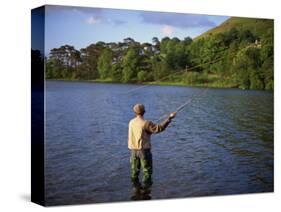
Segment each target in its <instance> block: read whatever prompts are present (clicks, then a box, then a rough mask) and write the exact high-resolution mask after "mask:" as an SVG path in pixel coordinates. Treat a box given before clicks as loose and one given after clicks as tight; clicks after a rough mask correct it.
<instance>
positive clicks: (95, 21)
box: [86, 16, 102, 25]
mask: <svg viewBox="0 0 281 212" xmlns="http://www.w3.org/2000/svg"><path fill="white" fill-rule="evenodd" d="M101 21H102V19H101V18H100V17H94V16H91V17H89V18H87V19H86V23H87V24H90V25H94V24H99V23H100V22H101Z"/></svg>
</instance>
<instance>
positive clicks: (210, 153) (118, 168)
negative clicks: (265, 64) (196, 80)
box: [45, 81, 274, 205]
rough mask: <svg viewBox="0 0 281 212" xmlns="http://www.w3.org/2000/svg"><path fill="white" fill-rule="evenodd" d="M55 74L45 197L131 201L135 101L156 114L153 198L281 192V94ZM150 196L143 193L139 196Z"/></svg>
mask: <svg viewBox="0 0 281 212" xmlns="http://www.w3.org/2000/svg"><path fill="white" fill-rule="evenodd" d="M137 86H138V85H128V84H102V83H87V82H62V81H47V82H46V143H45V147H46V162H45V167H46V169H45V180H46V184H45V186H46V204H47V205H61V204H83V203H97V202H115V201H131V200H132V199H134V198H135V195H136V194H135V193H134V189H133V187H132V186H131V182H130V161H129V158H130V152H129V150H128V148H127V134H128V122H129V120H130V119H132V118H133V117H134V113H133V111H132V107H133V105H134V104H136V103H143V104H144V105H145V106H146V114H145V118H146V119H149V120H157V119H158V118H159V117H161V116H162V115H163V114H169V113H170V112H172V111H173V110H175V109H176V108H177V107H178V106H179V105H181V104H182V103H184V102H185V101H187V100H188V99H190V98H192V102H191V103H190V104H189V105H188V106H187V107H185V108H184V109H183V110H182V111H180V112H179V113H178V114H177V117H176V118H175V119H174V120H173V122H172V123H171V124H170V125H169V127H168V128H167V129H166V131H164V132H163V133H161V134H157V135H153V136H152V154H153V185H152V187H151V193H150V194H149V197H150V198H151V199H163V198H181V197H197V196H209V195H228V194H244V193H257V192H272V191H273V171H274V170H273V161H274V160H273V146H274V145H273V93H272V92H266V91H254V90H252V91H249V90H239V89H208V90H207V91H206V92H204V93H205V94H204V95H200V94H201V93H202V91H204V88H192V87H179V86H156V85H151V86H147V87H145V88H142V89H138V90H135V91H134V92H130V93H127V91H129V90H130V89H134V88H136V87H137ZM139 199H141V197H140V198H139Z"/></svg>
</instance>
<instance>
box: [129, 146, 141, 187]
mask: <svg viewBox="0 0 281 212" xmlns="http://www.w3.org/2000/svg"><path fill="white" fill-rule="evenodd" d="M130 162H131V181H132V183H133V185H134V186H140V183H139V173H140V158H139V157H138V156H137V154H136V151H134V150H132V151H131V158H130Z"/></svg>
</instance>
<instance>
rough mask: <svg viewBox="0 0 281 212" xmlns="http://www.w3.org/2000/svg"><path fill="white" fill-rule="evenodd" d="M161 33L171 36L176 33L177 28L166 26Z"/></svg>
mask: <svg viewBox="0 0 281 212" xmlns="http://www.w3.org/2000/svg"><path fill="white" fill-rule="evenodd" d="M161 31H162V33H163V34H164V35H166V36H171V35H172V34H173V33H174V32H175V28H174V27H172V26H169V25H164V26H163V27H162V29H161Z"/></svg>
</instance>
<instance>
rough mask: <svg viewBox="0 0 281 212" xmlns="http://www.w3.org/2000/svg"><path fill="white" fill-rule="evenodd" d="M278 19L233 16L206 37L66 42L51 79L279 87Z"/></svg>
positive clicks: (51, 59) (52, 59)
mask: <svg viewBox="0 0 281 212" xmlns="http://www.w3.org/2000/svg"><path fill="white" fill-rule="evenodd" d="M273 33H274V32H273V21H272V20H263V19H246V18H230V19H228V20H227V21H226V22H225V23H223V24H222V25H221V26H219V27H216V28H214V29H213V31H212V30H210V31H208V32H207V33H205V34H202V35H201V36H199V37H197V38H195V39H191V38H190V37H186V38H185V39H183V40H180V39H179V38H177V37H174V38H169V37H164V38H162V39H161V40H159V39H158V38H157V37H153V38H152V40H151V43H149V42H147V43H140V42H137V41H135V40H134V39H133V38H125V39H124V40H123V41H122V42H110V43H105V42H102V41H100V42H97V43H93V44H91V45H89V46H87V47H85V48H82V49H80V50H77V49H75V48H74V47H73V46H70V45H64V46H61V47H59V48H54V49H51V51H50V54H49V55H48V57H47V58H45V63H46V78H47V79H64V80H93V81H101V82H120V83H156V84H161V83H163V84H175V85H195V86H212V87H239V88H243V89H266V90H273V87H274V85H273V81H274V79H273V60H274V57H273V56H274V52H273V49H274V48H273Z"/></svg>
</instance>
